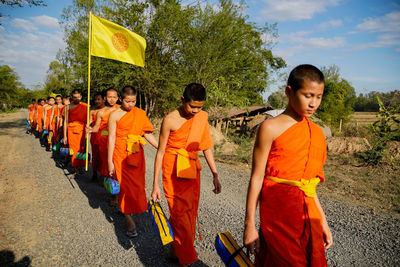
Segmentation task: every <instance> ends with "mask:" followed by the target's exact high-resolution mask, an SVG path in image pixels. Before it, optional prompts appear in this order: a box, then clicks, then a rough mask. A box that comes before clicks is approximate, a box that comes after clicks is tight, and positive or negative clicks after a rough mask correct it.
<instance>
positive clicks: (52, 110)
mask: <svg viewBox="0 0 400 267" xmlns="http://www.w3.org/2000/svg"><path fill="white" fill-rule="evenodd" d="M54 109H55V106H54V107H51V114H50V124H49V129H50V131H54V129H53V125H52V123H51V122H52V121H53V120H54Z"/></svg>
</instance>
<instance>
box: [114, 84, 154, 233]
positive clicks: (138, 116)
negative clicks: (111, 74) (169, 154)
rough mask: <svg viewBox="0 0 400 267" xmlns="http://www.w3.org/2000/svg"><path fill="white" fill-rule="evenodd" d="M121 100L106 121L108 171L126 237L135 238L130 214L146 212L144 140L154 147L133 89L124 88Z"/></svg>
mask: <svg viewBox="0 0 400 267" xmlns="http://www.w3.org/2000/svg"><path fill="white" fill-rule="evenodd" d="M121 99H122V106H121V108H119V109H117V110H115V111H113V112H112V113H111V115H110V118H109V119H108V131H109V135H108V171H109V176H110V177H114V176H115V177H116V178H117V180H118V182H119V184H120V193H119V205H120V208H121V212H122V213H123V214H124V215H125V219H126V223H127V226H128V230H127V232H126V235H127V236H128V237H135V236H137V235H138V232H137V230H136V225H135V222H134V220H133V218H132V216H131V215H132V214H138V213H142V212H144V211H146V210H147V199H146V191H145V182H146V181H145V172H146V163H145V158H144V150H143V146H144V145H145V144H146V142H145V140H144V139H146V140H147V141H148V142H149V143H150V144H151V145H152V146H154V147H155V148H157V147H158V144H157V140H156V139H155V137H154V136H153V134H152V132H153V126H152V125H151V123H150V121H149V119H148V118H147V116H146V112H145V111H144V110H141V109H139V108H137V107H135V105H136V90H135V89H134V88H133V87H132V86H125V87H124V88H123V89H122V92H121ZM143 137H144V139H143Z"/></svg>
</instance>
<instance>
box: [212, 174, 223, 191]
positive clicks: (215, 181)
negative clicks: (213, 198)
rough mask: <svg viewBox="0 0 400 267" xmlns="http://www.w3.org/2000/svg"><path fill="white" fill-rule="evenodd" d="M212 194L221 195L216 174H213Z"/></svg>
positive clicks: (219, 183)
mask: <svg viewBox="0 0 400 267" xmlns="http://www.w3.org/2000/svg"><path fill="white" fill-rule="evenodd" d="M213 184H214V190H213V192H214V194H219V193H221V188H222V186H221V182H220V181H219V177H218V173H213Z"/></svg>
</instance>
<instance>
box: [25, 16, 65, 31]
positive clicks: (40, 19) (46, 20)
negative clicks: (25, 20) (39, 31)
mask: <svg viewBox="0 0 400 267" xmlns="http://www.w3.org/2000/svg"><path fill="white" fill-rule="evenodd" d="M30 19H31V20H32V21H33V22H34V24H36V25H39V26H44V27H48V28H59V27H60V25H59V24H58V19H56V18H53V17H49V16H46V15H42V16H37V17H31V18H30Z"/></svg>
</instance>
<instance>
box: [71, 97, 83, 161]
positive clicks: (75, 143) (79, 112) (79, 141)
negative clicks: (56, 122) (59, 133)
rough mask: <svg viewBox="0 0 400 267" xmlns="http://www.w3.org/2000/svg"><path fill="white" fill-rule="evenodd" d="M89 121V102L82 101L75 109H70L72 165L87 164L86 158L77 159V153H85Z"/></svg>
mask: <svg viewBox="0 0 400 267" xmlns="http://www.w3.org/2000/svg"><path fill="white" fill-rule="evenodd" d="M86 121H87V104H85V103H80V104H79V105H78V106H76V107H75V108H73V109H70V110H69V114H68V135H67V137H68V145H69V148H70V149H72V150H73V152H74V154H73V156H72V160H71V162H72V166H73V167H82V166H85V161H84V160H79V159H76V158H75V157H76V153H77V152H82V153H85V152H86V150H85V125H86Z"/></svg>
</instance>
